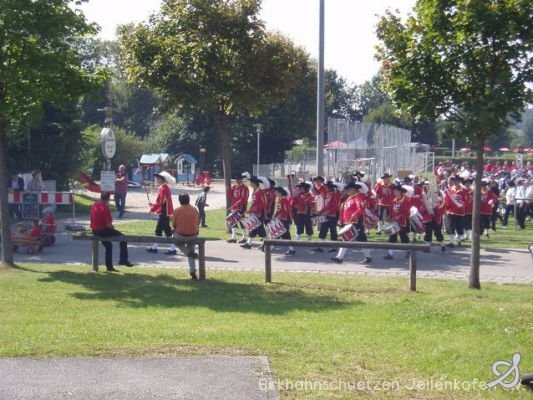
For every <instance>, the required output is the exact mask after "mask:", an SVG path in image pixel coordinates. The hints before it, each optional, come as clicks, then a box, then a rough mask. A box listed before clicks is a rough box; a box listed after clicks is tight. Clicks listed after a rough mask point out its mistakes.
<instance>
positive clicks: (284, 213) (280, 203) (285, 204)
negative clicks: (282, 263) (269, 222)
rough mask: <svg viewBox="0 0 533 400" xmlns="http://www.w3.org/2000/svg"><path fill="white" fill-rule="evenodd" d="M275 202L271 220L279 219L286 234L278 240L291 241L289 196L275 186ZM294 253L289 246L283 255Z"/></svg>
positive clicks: (282, 189) (279, 187) (292, 248)
mask: <svg viewBox="0 0 533 400" xmlns="http://www.w3.org/2000/svg"><path fill="white" fill-rule="evenodd" d="M275 193H276V202H275V207H274V215H273V217H272V218H273V219H279V220H280V221H281V222H282V223H283V225H284V226H285V229H286V232H285V233H284V234H283V235H281V236H280V239H286V240H291V223H292V221H291V202H290V200H289V197H288V196H289V194H288V193H287V191H286V190H285V189H284V188H282V187H281V186H277V187H276V189H275ZM294 253H296V251H295V250H294V246H289V249H288V250H287V252H286V253H285V255H288V256H290V255H293V254H294Z"/></svg>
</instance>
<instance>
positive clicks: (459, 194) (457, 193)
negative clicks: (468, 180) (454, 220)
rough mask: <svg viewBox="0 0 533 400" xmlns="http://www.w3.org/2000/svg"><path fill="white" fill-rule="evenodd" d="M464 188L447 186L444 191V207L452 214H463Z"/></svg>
mask: <svg viewBox="0 0 533 400" xmlns="http://www.w3.org/2000/svg"><path fill="white" fill-rule="evenodd" d="M465 196H466V194H465V190H464V189H463V188H459V189H458V190H456V189H455V187H453V188H448V189H446V190H445V191H444V209H445V210H446V213H448V214H452V215H465Z"/></svg>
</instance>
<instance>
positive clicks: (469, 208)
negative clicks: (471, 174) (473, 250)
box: [463, 178, 474, 240]
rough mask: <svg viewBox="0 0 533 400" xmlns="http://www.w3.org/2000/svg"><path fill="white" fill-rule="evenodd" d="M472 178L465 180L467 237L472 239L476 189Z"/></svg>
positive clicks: (465, 229) (465, 227) (465, 228)
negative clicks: (473, 188)
mask: <svg viewBox="0 0 533 400" xmlns="http://www.w3.org/2000/svg"><path fill="white" fill-rule="evenodd" d="M472 182H473V179H472V178H466V179H464V180H463V187H464V192H465V194H464V196H465V199H464V204H465V219H464V222H465V226H464V231H465V239H467V240H472V212H473V210H474V191H473V190H472Z"/></svg>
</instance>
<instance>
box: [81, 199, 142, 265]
mask: <svg viewBox="0 0 533 400" xmlns="http://www.w3.org/2000/svg"><path fill="white" fill-rule="evenodd" d="M109 198H110V194H109V192H103V193H102V194H101V195H100V200H99V201H97V202H96V203H94V204H93V205H92V207H91V230H92V231H93V234H94V235H95V236H99V237H102V238H105V237H111V236H123V234H122V233H121V232H119V231H117V230H116V229H115V227H114V226H113V218H112V217H111V210H110V209H109ZM102 245H103V246H104V248H105V266H106V268H107V271H108V272H116V271H117V270H116V269H115V268H113V244H112V243H111V242H106V241H104V240H103V241H102ZM118 264H119V265H124V266H126V267H133V264H132V263H131V262H130V261H129V259H128V243H127V242H125V241H124V242H120V257H119V262H118Z"/></svg>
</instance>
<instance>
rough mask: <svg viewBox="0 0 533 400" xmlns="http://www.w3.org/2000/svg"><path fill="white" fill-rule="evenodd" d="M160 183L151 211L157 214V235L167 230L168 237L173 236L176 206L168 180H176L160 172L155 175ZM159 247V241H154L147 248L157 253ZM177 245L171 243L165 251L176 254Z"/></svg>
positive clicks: (161, 234)
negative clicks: (172, 223) (173, 216)
mask: <svg viewBox="0 0 533 400" xmlns="http://www.w3.org/2000/svg"><path fill="white" fill-rule="evenodd" d="M154 176H155V178H156V181H157V184H158V185H159V190H158V192H157V198H156V200H155V203H153V204H152V203H150V212H151V213H154V214H157V215H158V219H157V225H156V227H155V235H156V236H163V232H165V235H166V237H171V236H172V229H171V228H170V217H171V216H172V213H173V212H174V206H173V204H172V192H171V191H170V188H169V187H168V182H176V181H175V179H174V177H173V176H172V175H170V174H169V173H168V172H166V171H162V172H159V173H158V174H155V175H154ZM158 248H159V243H157V242H156V243H154V244H153V245H152V247H149V248H147V249H146V251H148V252H149V253H157V250H158ZM176 253H177V252H176V246H175V245H174V243H172V244H171V245H170V248H169V249H168V250H167V251H166V252H165V254H168V255H175V254H176Z"/></svg>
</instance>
